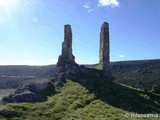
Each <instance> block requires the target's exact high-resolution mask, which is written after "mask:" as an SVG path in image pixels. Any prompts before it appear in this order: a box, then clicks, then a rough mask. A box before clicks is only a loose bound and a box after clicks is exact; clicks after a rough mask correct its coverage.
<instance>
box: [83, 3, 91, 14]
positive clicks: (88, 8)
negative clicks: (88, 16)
mask: <svg viewBox="0 0 160 120" xmlns="http://www.w3.org/2000/svg"><path fill="white" fill-rule="evenodd" d="M83 7H84V8H85V9H87V12H88V13H90V12H92V11H93V9H92V8H91V7H90V6H89V4H85V5H84V6H83Z"/></svg>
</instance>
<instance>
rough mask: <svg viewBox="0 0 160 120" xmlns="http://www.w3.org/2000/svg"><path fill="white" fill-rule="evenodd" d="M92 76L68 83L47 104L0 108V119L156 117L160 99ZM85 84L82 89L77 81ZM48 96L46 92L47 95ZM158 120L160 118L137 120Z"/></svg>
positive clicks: (96, 75)
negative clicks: (148, 115)
mask: <svg viewBox="0 0 160 120" xmlns="http://www.w3.org/2000/svg"><path fill="white" fill-rule="evenodd" d="M90 70H91V71H92V72H94V74H92V75H88V76H80V77H79V78H77V79H76V80H74V81H70V80H67V83H66V84H65V85H64V87H62V89H58V88H57V90H56V94H55V95H53V96H50V97H48V100H47V101H46V102H39V103H20V104H6V105H4V104H1V105H0V119H11V120H14V119H15V120H18V119H19V120H21V119H27V120H128V119H135V118H131V114H135V113H137V114H148V113H150V114H155V113H157V114H159V117H160V95H158V94H153V93H150V92H146V91H141V90H137V89H134V88H131V87H128V86H124V85H120V84H117V83H114V82H111V81H108V80H106V79H105V77H104V76H99V74H97V73H101V72H102V71H101V70H96V69H90ZM80 79H81V80H82V79H83V80H85V81H88V83H89V84H87V85H85V86H83V85H81V84H80V83H78V81H79V80H80ZM48 92H49V91H48ZM136 119H140V120H141V119H145V120H146V119H148V120H150V119H160V118H157V117H155V118H145V117H144V118H143V117H141V118H136Z"/></svg>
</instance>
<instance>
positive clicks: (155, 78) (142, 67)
mask: <svg viewBox="0 0 160 120" xmlns="http://www.w3.org/2000/svg"><path fill="white" fill-rule="evenodd" d="M111 72H112V75H113V77H114V81H115V82H117V83H121V84H126V85H129V86H132V87H135V88H140V89H143V90H147V91H150V90H152V89H154V87H159V89H160V60H138V61H122V62H112V63H111ZM159 93H160V91H159Z"/></svg>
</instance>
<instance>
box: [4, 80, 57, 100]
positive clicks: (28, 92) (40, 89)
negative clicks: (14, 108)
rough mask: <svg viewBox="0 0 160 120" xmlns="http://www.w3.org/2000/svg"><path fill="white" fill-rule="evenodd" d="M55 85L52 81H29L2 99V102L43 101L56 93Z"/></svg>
mask: <svg viewBox="0 0 160 120" xmlns="http://www.w3.org/2000/svg"><path fill="white" fill-rule="evenodd" d="M54 92H55V89H54V85H53V84H52V83H51V82H50V81H45V82H37V83H29V84H27V85H24V86H22V87H20V88H18V89H17V90H16V91H15V92H14V93H12V94H9V95H8V96H6V97H4V98H3V99H2V102H9V103H20V102H41V101H44V100H46V99H47V96H50V95H52V94H54Z"/></svg>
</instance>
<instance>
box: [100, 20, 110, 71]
mask: <svg viewBox="0 0 160 120" xmlns="http://www.w3.org/2000/svg"><path fill="white" fill-rule="evenodd" d="M109 53H110V48H109V24H108V23H107V22H104V23H103V24H102V27H101V32H100V47H99V66H101V67H102V69H103V70H105V71H109V63H110V59H109V57H110V55H109Z"/></svg>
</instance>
